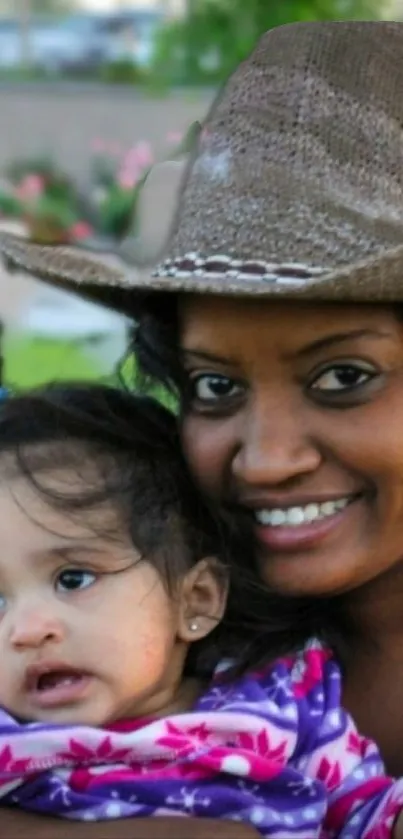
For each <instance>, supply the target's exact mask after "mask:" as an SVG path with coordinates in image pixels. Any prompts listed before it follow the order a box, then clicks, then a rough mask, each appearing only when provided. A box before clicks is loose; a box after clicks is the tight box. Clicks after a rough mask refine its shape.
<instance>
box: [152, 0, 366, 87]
mask: <svg viewBox="0 0 403 839" xmlns="http://www.w3.org/2000/svg"><path fill="white" fill-rule="evenodd" d="M382 5H383V4H382V0H247V2H246V0H188V2H187V14H186V15H185V17H184V18H183V19H177V20H175V21H173V22H172V23H170V24H168V25H167V26H165V27H164V29H162V30H161V32H160V35H159V38H158V40H157V46H156V52H155V67H156V70H157V72H159V73H160V74H161V73H162V74H163V75H164V76H165V77H166V78H167V77H168V78H170V80H171V81H173V82H188V83H197V82H204V83H208V82H211V83H216V82H219V81H221V80H222V79H223V78H226V77H227V76H228V74H229V73H231V71H232V70H233V69H234V67H235V66H236V65H237V64H238V63H239V61H241V60H242V59H243V58H245V56H246V55H248V54H249V53H250V51H251V50H252V49H253V46H254V44H255V43H256V41H257V39H258V38H259V36H260V35H261V34H262V33H263V32H266V31H267V30H268V29H272V28H273V27H275V26H280V25H281V24H285V23H291V22H293V21H303V20H348V19H367V20H368V19H371V18H378V17H380V16H381V14H382Z"/></svg>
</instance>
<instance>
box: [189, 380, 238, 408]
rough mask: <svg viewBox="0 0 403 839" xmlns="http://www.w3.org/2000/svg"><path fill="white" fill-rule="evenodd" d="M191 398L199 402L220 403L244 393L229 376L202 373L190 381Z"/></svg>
mask: <svg viewBox="0 0 403 839" xmlns="http://www.w3.org/2000/svg"><path fill="white" fill-rule="evenodd" d="M190 383H191V396H192V398H193V399H197V401H198V402H209V403H212V402H218V401H219V400H221V399H230V398H231V397H233V396H237V395H238V394H239V393H240V392H241V391H242V386H241V385H240V384H239V383H238V382H236V381H234V379H231V378H229V377H228V376H222V375H220V374H218V373H200V374H199V375H198V376H194V377H193V378H191V380H190Z"/></svg>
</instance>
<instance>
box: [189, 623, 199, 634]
mask: <svg viewBox="0 0 403 839" xmlns="http://www.w3.org/2000/svg"><path fill="white" fill-rule="evenodd" d="M198 628H199V624H198V623H197V622H196V621H192V623H191V624H189V629H190V631H191V632H197V630H198Z"/></svg>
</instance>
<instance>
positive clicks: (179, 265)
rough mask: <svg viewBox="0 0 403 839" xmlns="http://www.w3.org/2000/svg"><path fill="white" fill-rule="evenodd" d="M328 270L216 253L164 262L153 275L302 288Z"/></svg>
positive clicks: (189, 255)
mask: <svg viewBox="0 0 403 839" xmlns="http://www.w3.org/2000/svg"><path fill="white" fill-rule="evenodd" d="M326 273H327V269H325V268H319V267H316V266H311V265H305V264H302V263H282V264H276V263H274V262H264V261H263V260H259V259H256V260H253V259H248V260H241V259H233V258H232V257H230V256H226V255H223V254H217V255H215V256H209V257H207V258H203V257H202V256H201V255H200V254H198V253H186V254H185V255H184V256H179V257H175V258H174V259H166V260H165V261H164V262H162V263H161V264H160V265H159V267H158V268H157V269H156V270H155V271H154V272H153V276H154V277H175V278H177V279H182V278H183V279H185V278H189V277H202V276H204V277H206V276H208V277H209V279H211V280H221V279H223V280H225V279H230V280H246V281H247V280H254V281H256V280H261V281H262V282H268V283H278V284H280V285H281V284H284V285H287V283H292V284H293V285H301V286H302V285H304V284H305V282H306V280H309V279H313V278H314V277H319V276H322V275H323V274H326Z"/></svg>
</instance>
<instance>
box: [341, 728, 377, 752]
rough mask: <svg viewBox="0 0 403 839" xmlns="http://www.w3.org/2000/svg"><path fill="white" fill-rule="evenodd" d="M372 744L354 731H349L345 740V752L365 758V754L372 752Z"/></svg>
mask: <svg viewBox="0 0 403 839" xmlns="http://www.w3.org/2000/svg"><path fill="white" fill-rule="evenodd" d="M373 748H374V746H373V743H372V742H371V740H367V739H366V737H361V735H360V734H358V733H357V732H356V731H350V732H349V735H348V738H347V751H348V752H351V754H354V755H357V756H358V757H360V758H365V757H366V756H367V754H370V753H371V752H372V751H373Z"/></svg>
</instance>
